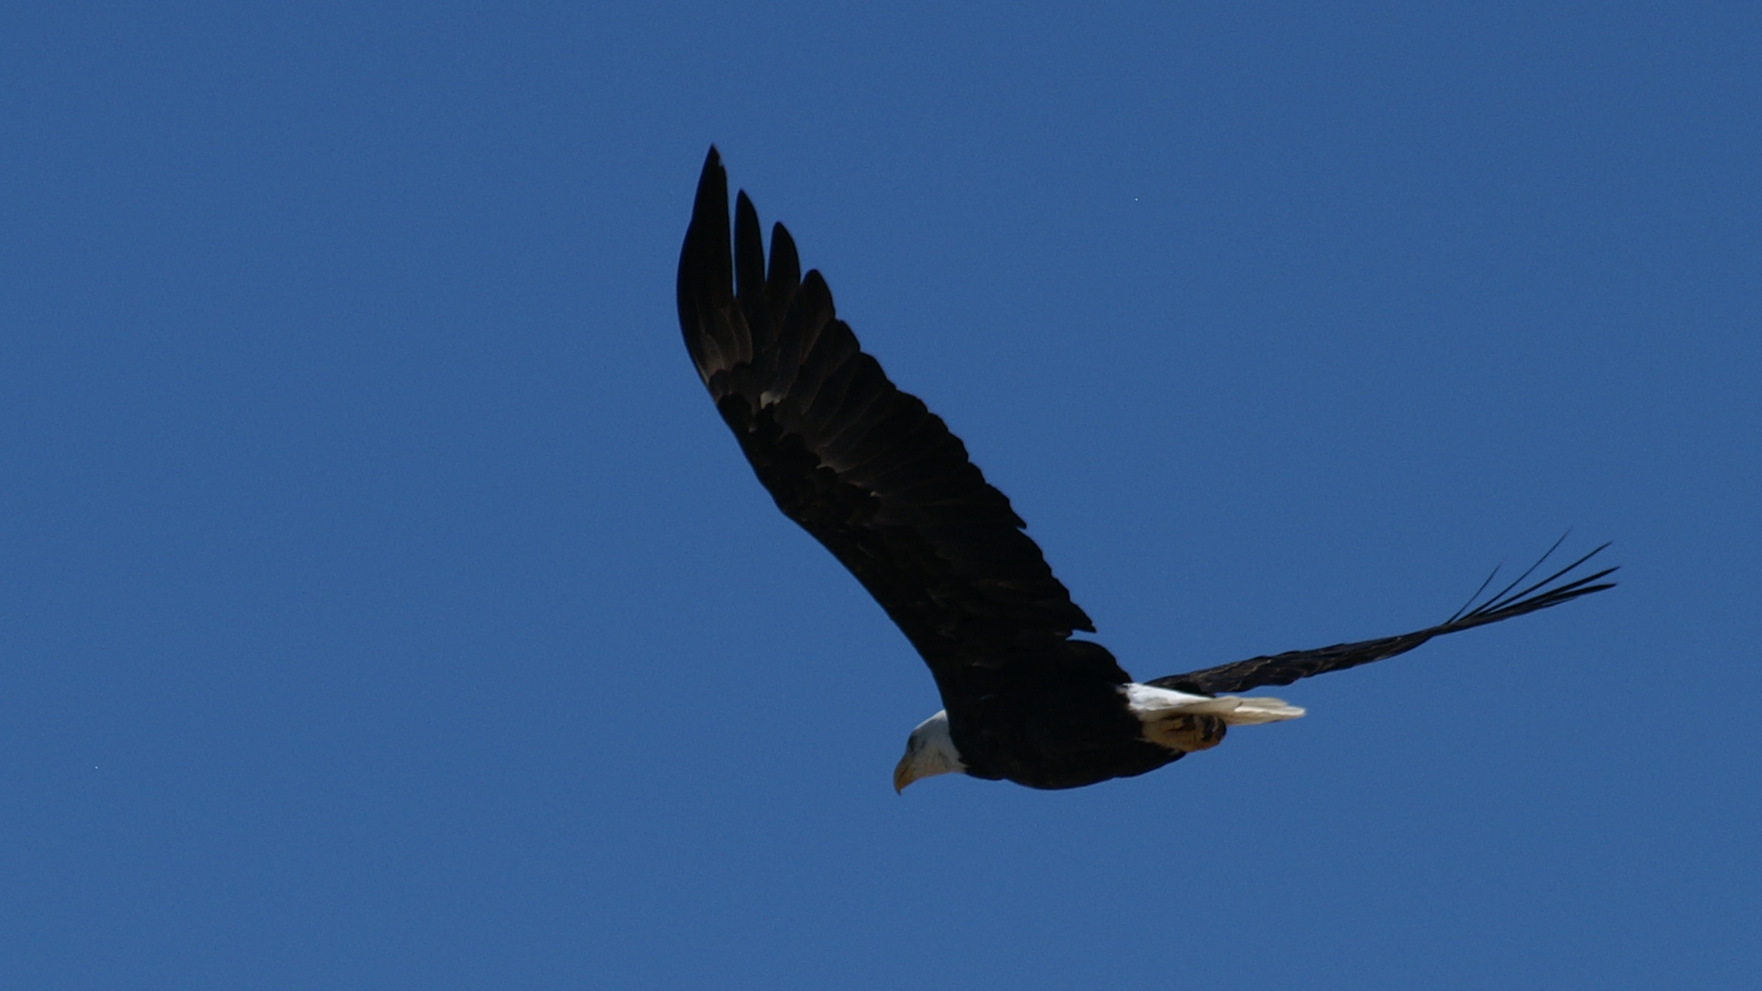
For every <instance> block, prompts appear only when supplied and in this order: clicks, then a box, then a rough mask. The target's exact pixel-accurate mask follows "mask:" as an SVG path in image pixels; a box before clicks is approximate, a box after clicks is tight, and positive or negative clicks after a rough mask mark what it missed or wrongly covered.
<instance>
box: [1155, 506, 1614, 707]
mask: <svg viewBox="0 0 1762 991" xmlns="http://www.w3.org/2000/svg"><path fill="white" fill-rule="evenodd" d="M1565 539H1566V538H1565V537H1564V536H1562V537H1561V538H1560V540H1556V541H1555V542H1554V546H1553V547H1550V548H1548V552H1547V553H1546V554H1543V555H1542V556H1541V558H1540V559H1539V560H1537V561H1536V563H1535V564H1532V565H1530V566H1529V568H1528V570H1526V571H1524V573H1523V574H1521V575H1518V576H1517V578H1516V580H1515V581H1513V582H1512V583H1511V584H1509V585H1507V586H1505V587H1504V588H1503V589H1501V590H1500V591H1499V592H1498V594H1496V595H1493V596H1492V597H1490V598H1488V599H1487V600H1486V601H1485V602H1482V603H1481V604H1480V605H1478V606H1476V605H1474V602H1475V600H1476V599H1479V598H1480V594H1481V592H1484V591H1486V588H1487V586H1488V585H1490V584H1492V582H1493V575H1489V576H1487V580H1486V581H1484V582H1482V583H1481V587H1480V590H1478V591H1476V592H1475V594H1474V595H1473V596H1472V597H1470V598H1469V601H1468V604H1467V605H1464V606H1463V607H1462V608H1461V609H1459V610H1457V611H1456V615H1454V616H1451V617H1450V618H1449V619H1447V620H1445V621H1444V622H1442V623H1439V624H1438V625H1437V626H1429V627H1427V628H1425V629H1423V630H1415V631H1414V632H1412V633H1403V634H1400V635H1399V636H1393V637H1381V638H1379V639H1376V640H1361V641H1359V642H1357V643H1337V644H1334V645H1333V646H1331V647H1317V648H1315V649H1314V650H1292V651H1287V652H1285V653H1283V654H1272V655H1269V656H1266V657H1251V658H1249V659H1248V660H1246V661H1237V662H1236V663H1234V664H1223V665H1219V666H1218V667H1215V668H1205V669H1204V670H1202V671H1190V672H1188V673H1186V674H1175V675H1169V676H1168V677H1166V678H1157V679H1156V680H1154V681H1152V682H1149V684H1152V685H1155V686H1157V687H1158V688H1173V689H1174V690H1176V691H1180V692H1196V693H1199V694H1203V695H1221V694H1225V693H1229V692H1245V691H1248V690H1249V689H1252V688H1260V687H1262V686H1264V685H1289V684H1290V683H1292V682H1293V681H1296V680H1298V679H1299V678H1308V677H1312V676H1314V675H1318V674H1325V673H1327V672H1329V671H1343V670H1345V669H1346V668H1352V667H1357V666H1358V665H1360V664H1369V663H1371V662H1372V661H1381V660H1384V659H1386V658H1390V657H1394V656H1395V655H1396V654H1405V653H1407V652H1408V651H1410V650H1412V649H1413V648H1415V647H1418V646H1419V645H1420V644H1422V643H1425V642H1426V641H1427V640H1430V639H1432V638H1433V637H1441V636H1444V635H1445V634H1448V633H1458V632H1461V631H1462V630H1470V629H1473V628H1475V627H1477V626H1485V625H1487V624H1488V623H1497V622H1499V621H1501V620H1506V619H1511V618H1512V617H1514V616H1522V615H1523V614H1525V613H1532V612H1535V611H1537V610H1539V609H1547V608H1550V607H1552V606H1557V605H1560V604H1561V603H1562V602H1571V601H1572V600H1573V599H1576V598H1578V597H1579V596H1581V595H1590V594H1591V593H1593V592H1601V591H1603V590H1604V589H1606V588H1614V587H1615V583H1614V582H1605V581H1603V580H1602V579H1604V578H1607V577H1608V576H1609V575H1611V574H1613V573H1614V572H1615V571H1616V569H1615V568H1613V567H1610V568H1604V569H1603V570H1601V571H1598V572H1595V573H1594V574H1589V575H1585V576H1583V577H1581V578H1574V579H1572V580H1571V581H1567V582H1564V583H1562V584H1559V585H1556V584H1554V583H1555V582H1557V581H1559V580H1560V579H1562V578H1565V577H1567V576H1568V575H1570V574H1571V573H1572V572H1573V571H1576V570H1577V569H1578V567H1579V565H1582V564H1584V563H1585V562H1586V561H1589V560H1590V559H1591V558H1592V557H1594V556H1596V555H1597V554H1598V553H1599V552H1601V551H1602V550H1603V548H1604V547H1608V546H1609V545H1608V544H1603V545H1602V546H1600V547H1597V548H1596V549H1595V550H1592V551H1591V552H1590V553H1589V554H1586V555H1585V556H1584V557H1581V558H1579V559H1578V560H1576V561H1574V562H1572V563H1571V564H1569V565H1567V566H1566V567H1564V568H1561V569H1560V570H1558V571H1556V572H1554V573H1553V574H1551V575H1549V576H1548V577H1547V578H1544V579H1542V580H1541V581H1538V582H1536V583H1535V584H1533V585H1530V586H1529V587H1527V588H1525V589H1523V590H1522V591H1516V592H1514V591H1512V590H1513V589H1515V588H1516V587H1517V586H1518V585H1520V584H1522V583H1523V581H1524V579H1526V578H1528V577H1529V576H1530V575H1531V574H1534V573H1535V570H1536V569H1537V568H1539V567H1541V566H1542V562H1544V561H1546V560H1548V558H1549V557H1550V556H1551V555H1553V553H1554V551H1555V550H1557V549H1558V548H1559V547H1560V543H1561V541H1563V540H1565ZM1493 574H1494V575H1497V574H1498V570H1497V569H1495V570H1494V573H1493ZM1470 606H1473V608H1470Z"/></svg>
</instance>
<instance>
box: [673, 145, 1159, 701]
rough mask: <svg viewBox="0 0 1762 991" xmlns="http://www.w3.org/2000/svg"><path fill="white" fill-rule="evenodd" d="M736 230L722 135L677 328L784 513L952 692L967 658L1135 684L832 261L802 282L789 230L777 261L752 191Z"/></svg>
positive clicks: (690, 243) (777, 241)
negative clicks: (881, 355)
mask: <svg viewBox="0 0 1762 991" xmlns="http://www.w3.org/2000/svg"><path fill="white" fill-rule="evenodd" d="M733 234H734V238H733V241H734V252H733V255H732V257H730V254H729V229H728V179H727V174H726V172H725V171H724V170H723V168H722V163H721V158H720V156H719V155H718V154H717V152H716V149H715V148H713V147H712V148H711V149H710V154H709V158H708V160H707V161H705V163H704V171H703V175H702V177H701V178H700V179H699V180H698V188H697V202H696V204H695V205H694V206H693V208H692V214H691V226H690V228H689V229H688V230H687V231H686V234H685V246H684V248H683V250H682V251H681V252H680V257H679V324H680V327H681V329H682V330H683V331H684V333H685V345H686V347H687V349H689V350H690V352H691V358H692V361H693V362H694V363H696V365H697V370H698V374H699V375H700V376H701V377H702V378H703V381H704V384H705V385H706V386H707V387H708V388H709V390H710V395H711V396H712V397H713V398H714V399H715V401H716V409H717V410H718V411H720V412H721V414H722V419H723V420H725V421H726V422H727V423H728V426H729V428H730V429H731V430H733V431H734V436H735V437H736V438H737V439H738V440H739V441H740V447H741V450H742V451H743V452H745V454H746V458H747V460H748V461H750V462H751V463H752V466H753V471H754V472H755V473H757V475H758V477H759V481H760V482H762V483H763V484H764V486H765V488H766V489H768V490H770V493H771V496H772V498H774V499H775V500H776V501H777V507H778V508H779V509H781V510H783V513H784V515H785V516H788V517H789V518H790V519H792V520H794V521H795V522H797V523H799V524H801V526H802V527H803V528H804V529H806V530H807V531H808V532H809V533H810V534H813V536H814V537H815V539H817V540H819V541H820V543H822V544H824V545H825V546H826V549H827V550H830V551H831V552H832V554H833V555H834V556H835V557H837V558H838V560H839V561H840V562H842V563H843V564H844V566H845V567H846V568H849V569H850V571H851V573H852V574H854V575H856V577H857V580H858V581H860V582H862V583H863V587H864V588H867V589H868V590H869V593H870V594H871V595H873V596H874V597H875V599H876V601H878V602H880V603H881V607H882V608H883V609H885V610H886V611H887V614H888V616H889V617H891V618H892V619H893V621H894V622H895V623H897V624H898V625H899V628H900V629H901V630H902V631H904V633H905V635H906V637H907V638H908V639H910V640H911V642H912V645H913V646H914V647H916V648H917V650H918V652H919V653H920V654H922V655H923V657H924V659H925V661H927V662H928V663H929V665H930V668H931V671H932V673H933V674H934V675H935V676H936V679H937V681H938V683H939V684H942V685H944V686H945V687H946V686H947V685H948V684H949V681H948V678H949V676H951V675H959V674H960V673H961V671H962V669H963V668H989V669H996V668H1000V667H1006V666H1010V665H1024V664H1038V663H1058V664H1060V665H1061V666H1063V667H1065V668H1066V669H1067V670H1069V669H1070V667H1071V666H1073V665H1077V666H1081V667H1082V668H1083V669H1084V671H1085V673H1086V674H1090V675H1093V676H1096V677H1104V678H1107V679H1110V680H1111V681H1114V682H1115V683H1118V682H1122V681H1125V680H1126V676H1125V673H1124V672H1123V671H1121V670H1120V669H1119V666H1118V665H1117V664H1116V663H1115V662H1114V661H1113V658H1112V657H1111V656H1110V655H1109V654H1108V653H1107V652H1106V651H1105V650H1102V649H1100V648H1099V647H1094V645H1088V644H1084V645H1081V646H1082V647H1084V648H1093V649H1081V650H1078V649H1073V648H1074V647H1076V646H1077V645H1076V644H1073V643H1070V642H1069V641H1068V638H1069V637H1070V635H1071V632H1072V631H1073V630H1087V631H1091V632H1092V631H1093V630H1094V627H1093V625H1092V624H1091V623H1090V621H1089V617H1088V616H1086V615H1084V613H1083V610H1081V609H1079V608H1077V606H1076V604H1075V603H1073V602H1072V601H1071V596H1070V592H1069V591H1067V590H1066V589H1065V587H1064V585H1062V584H1060V582H1059V581H1058V579H1057V578H1054V577H1053V574H1052V569H1051V568H1049V567H1047V564H1046V560H1045V558H1044V557H1043V556H1042V555H1041V552H1040V548H1039V547H1038V546H1036V545H1035V544H1034V542H1033V541H1032V540H1030V539H1028V536H1027V535H1026V534H1025V533H1023V532H1022V529H1023V527H1024V526H1025V525H1026V524H1024V523H1023V522H1022V519H1021V517H1019V516H1017V515H1016V514H1015V512H1014V511H1013V510H1012V509H1011V508H1010V504H1009V500H1008V499H1007V498H1005V496H1004V495H1003V493H1001V492H999V491H998V490H997V489H995V488H993V487H992V486H991V485H989V484H987V483H986V481H985V478H984V476H983V475H981V474H980V473H979V469H978V468H977V467H975V466H974V465H973V464H972V462H970V461H968V460H967V451H966V448H965V447H964V446H963V445H962V444H961V442H960V440H959V439H958V438H956V437H955V436H954V435H953V434H951V433H950V432H949V431H948V428H947V427H946V426H945V425H944V424H943V422H942V420H941V418H940V417H938V416H936V415H935V414H934V413H931V412H930V411H929V410H928V409H926V408H925V406H924V404H923V403H922V402H921V401H919V400H918V399H917V398H916V397H914V396H911V395H908V394H906V393H904V392H901V391H900V390H899V389H897V388H896V387H894V385H893V383H892V382H889V381H888V380H887V376H886V375H885V374H884V373H883V372H882V371H881V366H880V365H879V364H878V363H876V361H875V359H874V358H871V357H870V356H868V355H866V354H864V353H863V352H862V351H861V350H860V349H859V347H858V345H857V339H856V336H855V335H854V334H852V333H851V330H850V328H849V327H848V326H846V325H845V323H844V322H843V321H841V320H839V319H838V318H837V316H836V314H835V312H834V310H833V306H832V293H831V291H830V290H829V289H828V288H827V287H826V282H825V280H824V279H822V278H821V277H820V273H818V272H813V271H810V272H809V273H808V274H807V276H806V277H805V278H804V277H802V275H801V265H800V262H799V260H798V259H797V256H796V250H795V242H794V241H793V239H791V238H790V236H789V232H788V231H786V230H784V228H783V225H782V224H778V225H776V226H775V227H774V228H773V229H772V233H771V258H770V271H769V272H768V273H767V272H766V269H765V251H764V243H763V241H762V239H761V236H760V228H759V218H758V214H757V212H756V211H755V210H754V209H753V206H752V203H751V201H749V200H748V199H747V197H746V194H745V193H744V192H743V193H741V194H740V196H739V199H738V201H737V204H736V209H735V224H734V231H733ZM1054 658H1057V660H1056V661H1054V660H1053V659H1054ZM957 680H958V679H957Z"/></svg>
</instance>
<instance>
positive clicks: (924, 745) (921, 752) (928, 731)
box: [893, 709, 967, 792]
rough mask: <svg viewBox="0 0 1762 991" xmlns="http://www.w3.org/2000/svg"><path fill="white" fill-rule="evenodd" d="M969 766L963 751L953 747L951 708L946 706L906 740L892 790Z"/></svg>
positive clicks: (894, 773) (894, 774)
mask: <svg viewBox="0 0 1762 991" xmlns="http://www.w3.org/2000/svg"><path fill="white" fill-rule="evenodd" d="M966 769H967V765H965V764H963V763H961V752H960V751H959V750H956V749H955V748H954V737H952V736H949V735H948V710H946V709H945V710H943V711H941V712H938V713H937V714H936V715H934V716H931V717H930V718H929V719H926V720H924V721H923V722H921V723H919V724H918V728H917V729H915V730H912V735H911V736H910V737H909V738H907V740H906V741H905V756H904V757H901V758H900V759H899V766H898V767H895V768H894V769H893V790H894V791H896V792H899V791H905V786H906V785H909V784H911V783H912V782H913V781H916V780H918V779H919V778H928V777H931V776H933V775H937V774H948V773H949V772H951V771H964V770H966Z"/></svg>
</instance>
